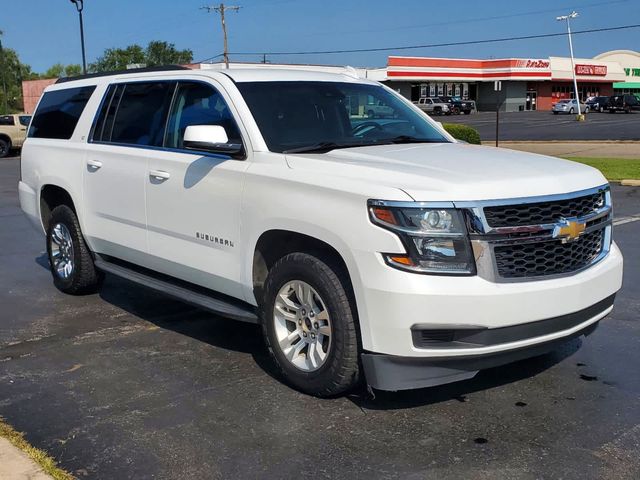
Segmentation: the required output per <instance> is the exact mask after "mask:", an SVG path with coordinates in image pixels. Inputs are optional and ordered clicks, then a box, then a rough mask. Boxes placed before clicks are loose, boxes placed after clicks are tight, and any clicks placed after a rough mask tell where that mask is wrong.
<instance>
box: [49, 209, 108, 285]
mask: <svg viewBox="0 0 640 480" xmlns="http://www.w3.org/2000/svg"><path fill="white" fill-rule="evenodd" d="M69 245H70V247H69ZM47 255H48V257H49V265H50V268H51V275H52V276H53V284H54V285H55V286H56V288H57V289H58V290H60V291H61V292H64V293H67V294H70V295H84V294H87V293H93V292H95V291H96V290H97V288H98V287H99V286H100V284H101V283H102V279H103V277H104V275H103V274H102V272H99V271H98V270H96V268H95V265H94V263H93V256H92V255H91V252H90V251H89V249H88V247H87V244H86V243H85V241H84V238H83V236H82V231H81V230H80V223H79V222H78V217H76V214H75V213H74V212H73V210H71V208H69V207H68V206H66V205H60V206H58V207H56V208H54V209H53V212H51V220H50V221H49V225H48V227H47ZM56 255H57V256H56ZM60 256H62V259H61V258H60ZM65 259H66V260H70V262H69V261H65ZM69 264H70V266H69ZM63 265H66V266H64V267H63Z"/></svg>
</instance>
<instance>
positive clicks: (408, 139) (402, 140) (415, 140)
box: [383, 135, 446, 143]
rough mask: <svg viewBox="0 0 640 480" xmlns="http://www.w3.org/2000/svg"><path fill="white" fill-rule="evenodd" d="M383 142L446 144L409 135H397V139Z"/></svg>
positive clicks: (443, 141) (441, 141) (442, 141)
mask: <svg viewBox="0 0 640 480" xmlns="http://www.w3.org/2000/svg"><path fill="white" fill-rule="evenodd" d="M383 142H388V143H446V141H445V140H444V139H442V140H436V139H433V138H417V137H412V136H411V135H398V136H397V137H393V138H388V139H384V140H383Z"/></svg>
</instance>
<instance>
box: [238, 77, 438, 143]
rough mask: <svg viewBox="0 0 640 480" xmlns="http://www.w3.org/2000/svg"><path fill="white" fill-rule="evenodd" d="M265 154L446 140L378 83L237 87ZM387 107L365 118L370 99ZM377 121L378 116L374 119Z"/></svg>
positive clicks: (244, 84) (314, 83)
mask: <svg viewBox="0 0 640 480" xmlns="http://www.w3.org/2000/svg"><path fill="white" fill-rule="evenodd" d="M237 85H238V89H239V90H240V92H241V93H242V96H243V97H244V99H245V101H246V102H247V105H248V106H249V109H250V110H251V113H252V114H253V117H254V119H255V120H256V123H257V124H258V127H259V128H260V131H261V133H262V136H263V137H264V140H265V142H266V143H267V146H268V147H269V150H271V151H274V152H283V151H287V150H294V149H296V150H297V149H300V148H307V147H311V146H313V145H317V144H339V145H340V148H349V147H357V146H363V145H380V144H389V143H394V142H399V141H402V140H403V139H404V140H408V141H417V142H425V143H430V142H448V140H446V139H445V138H444V137H443V136H442V134H441V133H440V132H439V131H438V130H437V129H436V128H435V127H434V126H432V125H431V123H430V122H429V120H428V119H427V118H426V117H425V115H424V114H422V113H418V112H416V111H414V109H413V108H411V107H410V106H408V105H407V104H406V103H405V102H404V101H403V100H402V99H401V98H400V97H398V96H397V95H396V94H394V93H392V92H390V91H389V90H387V89H385V88H383V87H382V86H379V85H374V84H367V83H355V82H353V83H346V82H345V83H343V82H247V83H238V84H237ZM371 99H372V100H373V102H372V103H378V102H379V103H380V104H382V105H384V106H385V107H387V108H388V110H387V111H385V112H384V113H385V115H384V116H380V117H381V118H371V117H370V116H368V108H367V105H368V104H369V101H370V100H371ZM376 117H378V116H376Z"/></svg>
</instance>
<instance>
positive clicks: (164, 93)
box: [102, 82, 175, 147]
mask: <svg viewBox="0 0 640 480" xmlns="http://www.w3.org/2000/svg"><path fill="white" fill-rule="evenodd" d="M174 88H175V83H173V82H153V83H152V82H149V83H146V82H145V83H129V84H127V85H125V87H124V92H123V93H122V96H121V98H120V99H119V101H118V105H117V108H116V106H115V105H112V107H113V108H116V113H115V120H114V122H113V128H112V129H111V138H110V141H111V142H114V143H125V144H130V145H150V146H158V147H159V146H162V141H163V139H164V127H165V123H166V119H167V111H168V109H169V104H170V103H171V96H172V95H173V90H174ZM110 113H111V112H110ZM108 120H109V115H107V122H106V123H105V127H106V126H108ZM102 139H103V140H104V141H108V140H107V137H105V136H104V134H103V137H102Z"/></svg>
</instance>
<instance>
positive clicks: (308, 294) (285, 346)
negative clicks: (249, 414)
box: [261, 253, 360, 397]
mask: <svg viewBox="0 0 640 480" xmlns="http://www.w3.org/2000/svg"><path fill="white" fill-rule="evenodd" d="M343 275H344V274H342V273H341V272H340V269H338V268H332V267H331V266H329V265H328V264H327V263H325V262H324V261H323V260H321V259H320V258H317V257H315V256H313V255H309V254H306V253H291V254H289V255H287V256H285V257H283V258H281V259H280V260H278V261H277V262H276V263H275V264H274V266H273V267H272V268H271V270H270V271H269V275H268V277H267V281H266V283H265V290H264V291H265V296H264V301H263V308H262V312H261V322H262V329H263V334H264V338H265V342H266V344H267V347H268V348H269V353H270V354H271V357H272V358H273V360H274V362H275V364H276V366H277V367H278V370H279V371H280V373H281V375H282V376H283V377H284V379H285V380H286V381H287V382H288V383H289V384H291V385H292V386H293V387H295V388H297V389H299V390H301V391H303V392H305V393H308V394H311V395H317V396H320V397H326V396H333V395H337V394H340V393H343V392H345V391H347V390H349V389H350V388H352V387H353V386H354V385H355V384H356V383H357V382H358V379H359V376H360V368H359V362H358V340H357V338H358V337H357V330H356V321H355V318H354V310H353V309H352V305H351V301H350V299H349V295H348V293H347V292H348V287H347V285H348V283H347V281H346V280H345V279H344V278H343Z"/></svg>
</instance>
